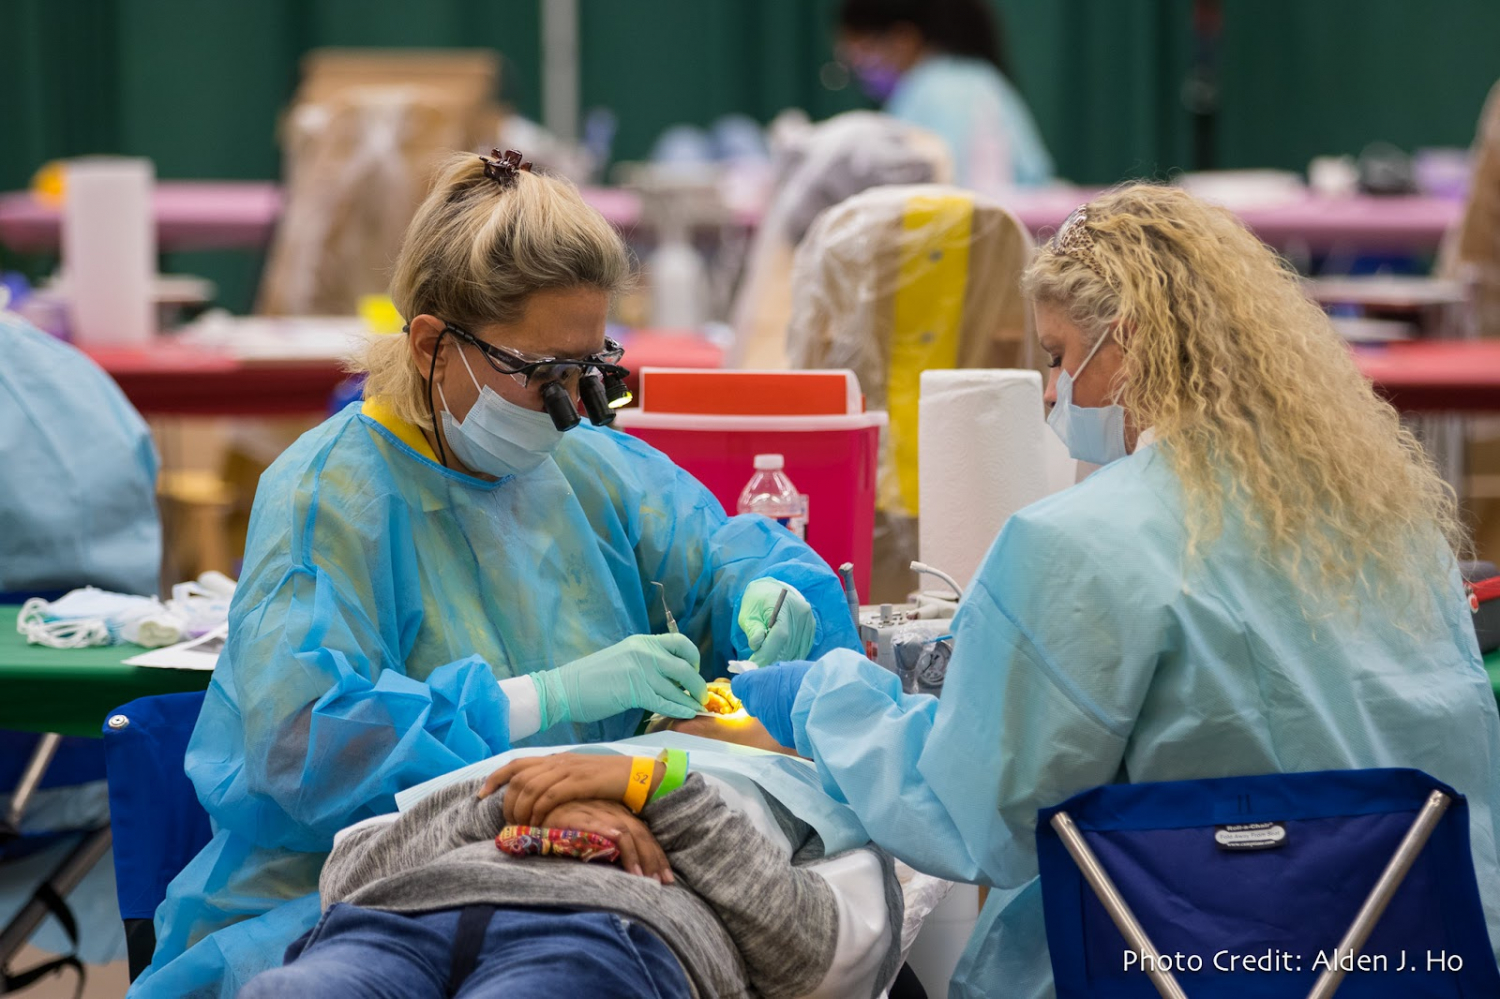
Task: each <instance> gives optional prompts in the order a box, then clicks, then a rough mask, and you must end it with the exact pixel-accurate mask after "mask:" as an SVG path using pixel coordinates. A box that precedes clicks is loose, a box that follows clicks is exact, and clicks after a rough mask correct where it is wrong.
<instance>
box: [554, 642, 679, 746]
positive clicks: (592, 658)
mask: <svg viewBox="0 0 1500 999" xmlns="http://www.w3.org/2000/svg"><path fill="white" fill-rule="evenodd" d="M531 680H532V682H533V683H534V684H536V691H537V697H538V698H539V699H540V701H541V712H542V725H541V727H542V728H543V729H547V728H551V727H552V726H553V725H556V724H558V723H560V722H566V721H578V722H590V721H600V720H602V719H605V718H610V717H612V716H614V715H617V714H620V713H621V712H624V711H629V710H631V709H632V708H641V709H643V710H645V711H654V712H656V713H657V714H662V715H667V716H668V717H671V718H691V717H693V716H694V715H696V714H697V713H698V711H699V710H700V708H699V706H700V705H701V704H702V703H703V699H704V697H705V696H706V695H707V693H708V684H707V683H705V682H704V680H703V677H702V676H700V675H699V674H698V646H696V645H694V644H693V640H692V639H690V638H688V637H687V636H686V635H678V634H667V635H631V636H630V637H629V638H627V639H625V640H624V641H622V642H616V643H615V644H614V645H611V646H610V647H609V648H606V649H600V650H599V651H598V652H595V653H593V654H592V655H588V656H584V657H583V658H582V659H578V660H575V661H573V662H571V663H568V664H567V665H566V666H561V667H559V668H557V669H551V670H547V671H545V672H542V673H533V674H531Z"/></svg>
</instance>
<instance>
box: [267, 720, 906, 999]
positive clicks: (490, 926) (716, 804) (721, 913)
mask: <svg viewBox="0 0 1500 999" xmlns="http://www.w3.org/2000/svg"><path fill="white" fill-rule="evenodd" d="M673 727H674V728H679V727H680V730H682V731H685V732H687V733H689V734H693V735H699V736H709V737H713V738H718V739H720V740H722V741H730V742H736V743H740V744H742V745H753V746H757V747H758V748H777V749H780V748H781V747H777V746H776V744H775V743H774V742H772V741H771V740H770V738H769V736H767V735H766V734H765V730H764V729H763V728H761V726H760V725H759V724H758V723H756V722H754V721H753V720H750V719H748V718H744V717H739V718H730V719H722V720H721V719H712V718H697V719H692V720H690V721H688V722H685V723H680V726H673ZM559 750H560V751H559V754H558V755H549V756H541V757H529V758H524V759H520V760H515V761H513V762H511V763H510V764H508V765H507V766H505V767H503V768H501V769H500V770H498V771H495V772H494V773H493V774H491V775H490V777H489V779H488V780H483V781H481V780H470V781H464V782H460V783H458V784H454V785H451V786H449V787H446V788H443V789H441V790H439V791H436V792H434V793H432V794H431V795H429V796H428V797H426V798H424V799H422V800H421V801H419V802H418V803H417V804H415V805H414V806H412V807H411V808H410V809H409V810H408V811H406V812H404V813H402V814H400V815H399V816H398V815H382V816H377V817H375V818H372V819H367V820H365V821H364V822H361V823H358V824H357V825H354V826H351V827H349V828H347V829H345V830H343V831H342V832H340V833H339V835H338V836H337V837H336V838H335V841H334V848H333V852H332V853H331V854H330V855H329V857H328V860H327V863H326V865H325V866H324V868H323V873H322V877H321V880H320V882H319V890H320V893H321V895H322V903H323V918H322V919H321V920H320V921H319V923H318V925H317V926H316V927H314V928H313V930H312V931H311V932H310V933H309V934H307V935H306V936H305V937H303V938H302V939H301V940H299V941H297V943H295V944H293V946H292V947H291V948H290V949H289V950H288V952H287V963H286V964H285V965H284V966H283V967H281V968H276V969H273V970H271V971H268V972H265V973H264V974H262V975H260V976H258V977H257V978H255V979H254V980H252V981H251V982H250V983H249V984H248V985H247V986H246V987H245V988H244V990H243V991H242V992H241V993H240V995H241V996H242V997H243V999H267V997H283V996H285V997H292V996H295V997H298V999H318V997H324V996H327V997H334V996H337V997H340V999H344V997H357V996H381V997H383V996H391V997H395V996H401V997H427V996H431V997H433V999H440V997H443V996H450V995H457V996H460V997H464V999H484V997H490V996H500V995H502V994H503V995H504V996H506V997H508V999H529V997H533V996H534V997H537V999H540V997H543V996H545V997H547V999H556V997H558V996H611V997H616V999H631V997H637V996H639V997H642V999H647V997H651V999H655V997H663V999H678V997H688V996H693V997H717V996H725V997H731V996H734V997H738V996H743V997H757V996H764V997H782V996H785V997H793V996H817V997H825V996H826V997H834V996H839V997H855V996H862V995H863V996H877V995H879V994H880V993H881V992H882V991H883V990H884V989H885V987H886V986H887V985H888V984H889V983H890V981H891V979H892V978H893V977H894V976H895V974H896V970H897V965H898V963H899V960H898V959H899V937H900V927H901V920H902V901H901V892H900V887H899V885H898V884H897V881H896V878H895V874H894V871H893V869H892V864H891V861H890V859H889V858H888V857H886V856H885V855H884V854H882V853H880V852H879V851H877V850H876V849H875V848H873V847H871V846H869V845H866V846H863V847H859V848H856V849H853V850H848V851H846V852H844V853H842V854H839V855H838V856H834V857H826V856H824V850H823V842H822V839H821V838H820V837H819V836H818V834H817V832H816V831H815V830H814V829H813V828H812V826H811V825H809V824H808V822H807V821H806V820H805V818H804V817H803V816H798V815H794V814H792V812H791V811H789V810H788V809H787V808H786V807H785V806H784V805H782V804H781V803H780V802H779V801H777V800H776V799H775V798H772V797H771V796H770V794H765V793H762V794H756V793H747V789H746V788H745V787H743V786H741V787H736V786H735V784H736V781H734V780H732V779H731V780H725V779H721V778H720V777H717V776H715V775H713V774H709V773H704V772H699V771H698V770H697V769H695V768H694V766H693V761H694V760H698V761H700V762H704V763H705V765H707V761H708V760H710V759H711V758H713V757H715V756H722V755H723V754H722V753H721V752H720V751H716V750H714V749H713V748H712V747H707V748H705V749H703V750H699V749H694V750H693V751H692V753H691V754H690V757H691V758H690V759H689V769H688V773H687V776H686V778H685V780H683V782H682V783H681V785H680V786H679V787H677V788H676V789H675V790H672V789H671V781H668V792H667V793H665V794H662V795H659V796H657V797H655V798H654V800H651V801H649V802H648V803H647V804H646V805H645V807H644V808H643V809H642V810H641V812H640V815H639V816H636V815H634V814H632V813H631V812H630V811H629V810H628V809H627V808H626V807H625V806H624V805H622V804H621V801H620V798H621V796H622V793H623V791H624V787H625V781H626V779H627V778H628V776H629V772H630V766H631V760H630V758H629V757H626V756H618V755H614V756H610V755H599V754H578V753H566V752H565V751H563V747H559ZM643 752H648V751H646V750H643ZM649 752H654V750H652V751H649ZM664 770H665V767H664V765H663V764H661V763H658V764H657V765H656V773H655V774H654V775H653V781H652V787H653V788H657V787H658V786H659V785H660V783H661V782H662V781H663V780H667V775H666V773H665V772H664ZM492 792H493V793H492ZM559 801H561V802H562V803H561V804H557V803H556V802H559ZM814 821H816V820H814ZM513 826H523V827H524V826H542V827H547V828H549V829H553V830H571V831H573V833H590V834H593V836H581V835H573V834H566V835H560V834H559V838H558V839H554V840H550V841H549V846H548V851H549V852H548V854H547V855H527V856H513V855H511V854H509V853H506V852H504V851H503V850H502V849H500V848H498V847H497V836H500V834H501V833H502V830H505V831H506V839H505V840H504V842H505V844H506V847H507V848H509V849H516V848H517V844H518V843H523V844H524V843H530V844H533V845H534V844H536V843H537V842H539V837H538V836H537V835H535V834H533V835H531V836H529V837H528V836H527V834H526V831H524V830H523V831H522V833H521V835H519V836H517V835H515V833H516V830H515V829H513V828H512V829H507V827H513ZM599 837H603V839H600V838H599ZM559 842H560V844H561V845H560V847H559V849H560V850H562V851H563V852H568V851H570V850H571V851H573V852H577V853H587V852H588V851H589V849H590V848H593V847H598V846H600V845H601V844H602V845H603V846H605V847H609V846H613V847H617V848H618V851H619V859H618V862H601V860H597V859H596V860H594V861H592V862H584V861H582V860H579V859H574V858H573V857H568V856H559V855H557V854H556V853H553V852H551V848H552V846H556V845H558V844H559Z"/></svg>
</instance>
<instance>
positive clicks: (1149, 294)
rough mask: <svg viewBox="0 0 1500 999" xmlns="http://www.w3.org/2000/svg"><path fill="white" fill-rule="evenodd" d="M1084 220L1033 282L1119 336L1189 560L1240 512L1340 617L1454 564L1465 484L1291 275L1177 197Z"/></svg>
mask: <svg viewBox="0 0 1500 999" xmlns="http://www.w3.org/2000/svg"><path fill="white" fill-rule="evenodd" d="M1085 210H1086V220H1082V221H1081V222H1080V223H1079V224H1083V225H1086V226H1087V227H1088V232H1087V233H1086V234H1083V233H1081V234H1077V236H1076V237H1075V238H1071V239H1063V240H1054V241H1053V243H1052V244H1049V245H1048V246H1046V247H1044V248H1043V249H1042V250H1041V252H1040V253H1039V254H1038V256H1037V258H1036V260H1035V261H1034V262H1033V263H1032V265H1031V266H1030V267H1029V268H1028V270H1027V272H1026V274H1025V277H1024V278H1023V285H1024V288H1025V291H1026V293H1027V294H1028V296H1029V297H1030V298H1031V300H1032V301H1033V302H1034V303H1046V304H1050V305H1054V306H1057V307H1059V308H1061V309H1062V310H1063V311H1064V312H1065V313H1066V314H1067V316H1068V317H1069V318H1070V319H1071V320H1072V321H1073V322H1074V323H1075V324H1077V325H1078V327H1079V328H1080V329H1081V330H1082V331H1083V333H1084V335H1085V337H1086V338H1087V339H1088V341H1089V343H1090V344H1093V343H1095V342H1097V340H1098V339H1099V338H1100V337H1103V336H1105V335H1106V334H1107V333H1108V332H1109V331H1110V330H1111V329H1116V330H1118V331H1119V332H1120V335H1119V342H1120V347H1121V352H1122V355H1123V362H1122V367H1121V371H1120V376H1119V379H1118V383H1117V386H1116V388H1117V392H1118V394H1117V399H1118V401H1119V403H1120V404H1121V405H1123V406H1124V407H1125V408H1126V410H1127V411H1128V412H1129V413H1130V414H1131V418H1132V420H1133V422H1134V423H1135V425H1136V426H1138V427H1142V428H1145V427H1151V428H1154V430H1155V433H1156V435H1157V437H1158V438H1159V439H1160V441H1161V447H1162V450H1163V452H1164V453H1165V454H1166V455H1167V456H1168V457H1169V460H1170V461H1171V463H1172V466H1173V468H1174V469H1175V471H1176V473H1177V476H1178V478H1179V479H1180V480H1181V483H1182V487H1183V491H1184V507H1185V509H1186V511H1187V516H1188V527H1189V541H1188V550H1187V557H1188V558H1192V557H1193V556H1194V555H1195V553H1198V552H1201V550H1202V548H1203V546H1204V545H1206V544H1207V543H1209V542H1210V541H1212V540H1214V539H1215V538H1216V537H1217V536H1218V535H1219V534H1220V533H1221V532H1222V530H1223V527H1224V516H1225V511H1226V510H1236V511H1238V510H1244V511H1246V513H1245V520H1246V524H1245V527H1246V531H1247V534H1248V535H1249V536H1251V537H1252V538H1255V539H1257V544H1258V546H1259V548H1260V555H1261V557H1262V558H1265V559H1268V560H1270V561H1272V562H1274V563H1279V564H1280V565H1281V566H1282V568H1283V569H1284V570H1285V571H1286V572H1287V574H1288V575H1289V576H1290V577H1291V578H1292V579H1293V581H1294V582H1296V583H1297V584H1298V585H1299V586H1301V588H1302V589H1304V590H1305V591H1306V590H1310V589H1312V588H1313V586H1314V584H1316V587H1317V591H1319V592H1322V593H1324V594H1326V595H1328V596H1329V597H1331V598H1332V599H1333V600H1334V601H1335V603H1336V604H1337V606H1339V607H1342V608H1346V609H1347V608H1349V607H1351V606H1352V605H1353V604H1355V603H1356V602H1357V599H1358V595H1359V593H1360V592H1361V591H1362V590H1365V592H1374V593H1376V594H1378V595H1394V594H1393V592H1392V591H1393V590H1401V589H1402V588H1403V587H1406V590H1405V595H1406V596H1411V595H1413V594H1414V593H1415V591H1416V590H1417V589H1418V587H1416V586H1415V583H1412V584H1411V585H1410V586H1407V582H1408V579H1409V574H1411V573H1413V572H1416V573H1418V574H1425V573H1427V572H1433V573H1436V572H1448V571H1451V569H1450V568H1449V564H1448V563H1447V561H1446V560H1447V558H1448V555H1447V553H1446V552H1445V550H1444V545H1443V542H1444V541H1446V542H1447V547H1448V548H1449V549H1452V550H1457V551H1462V550H1463V547H1464V539H1463V533H1462V530H1461V528H1460V526H1459V522H1458V517H1457V502H1456V497H1455V496H1454V493H1453V490H1452V488H1451V487H1449V486H1448V485H1447V483H1445V482H1444V481H1443V480H1442V479H1441V478H1440V477H1439V476H1438V475H1437V473H1436V472H1435V471H1434V470H1433V467H1432V465H1431V464H1430V462H1429V461H1428V459H1427V457H1426V455H1425V453H1424V452H1423V451H1422V449H1421V446H1420V445H1419V444H1418V443H1417V441H1416V439H1415V438H1414V437H1413V436H1412V434H1411V433H1410V432H1409V431H1408V430H1407V429H1406V428H1405V427H1403V426H1402V425H1401V421H1400V419H1399V417H1398V416H1397V413H1396V411H1395V409H1393V408H1392V407H1391V406H1390V405H1389V404H1388V403H1386V402H1385V401H1383V400H1382V399H1380V398H1379V397H1377V396H1376V394H1375V392H1374V391H1373V390H1372V388H1371V387H1370V385H1369V383H1368V382H1367V381H1366V380H1365V379H1364V377H1363V376H1361V375H1360V373H1359V371H1358V369H1357V368H1356V367H1355V365H1354V361H1353V358H1352V357H1351V355H1350V352H1349V350H1348V347H1347V346H1346V345H1345V343H1344V341H1343V339H1342V338H1341V337H1340V336H1339V335H1338V333H1337V332H1336V331H1335V330H1334V329H1333V326H1332V325H1331V323H1330V322H1329V320H1328V318H1327V317H1326V316H1325V315H1324V314H1323V312H1322V310H1321V309H1319V308H1318V306H1317V305H1316V304H1314V303H1313V302H1312V301H1311V300H1309V299H1308V297H1307V296H1306V294H1304V292H1303V289H1302V287H1301V284H1300V280H1299V278H1298V276H1297V275H1296V273H1295V272H1294V271H1293V270H1292V269H1291V268H1290V267H1289V266H1287V265H1286V264H1285V263H1284V262H1283V261H1282V260H1281V259H1280V258H1279V257H1277V256H1276V254H1275V253H1273V252H1272V251H1271V250H1270V249H1269V248H1267V247H1266V246H1265V245H1264V244H1262V243H1261V242H1260V241H1259V240H1257V239H1256V238H1255V237H1254V236H1253V235H1252V234H1251V233H1250V232H1249V231H1248V230H1247V229H1246V228H1245V226H1244V225H1243V223H1241V222H1240V221H1239V219H1238V218H1236V217H1235V216H1234V215H1233V214H1231V213H1230V212H1228V211H1226V210H1224V209H1222V208H1217V207H1214V206H1212V205H1209V204H1207V203H1205V202H1203V201H1200V200H1199V199H1197V198H1195V197H1193V196H1192V195H1190V194H1188V193H1186V192H1185V191H1182V190H1179V189H1176V188H1171V187H1163V186H1158V185H1151V184H1135V185H1130V186H1127V187H1123V188H1119V189H1117V190H1114V191H1111V192H1109V193H1107V194H1105V195H1103V196H1101V197H1099V198H1096V199H1095V200H1093V201H1091V202H1090V203H1089V204H1088V205H1087V206H1085ZM1063 235H1067V233H1066V231H1065V233H1064V234H1063ZM1085 236H1086V237H1087V238H1077V237H1085ZM1059 243H1061V244H1062V245H1059ZM1440 561H1441V562H1442V564H1439V562H1440ZM1428 578H1429V579H1430V578H1431V577H1430V576H1428ZM1367 587H1368V589H1366V588H1367ZM1422 589H1425V588H1422Z"/></svg>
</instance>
